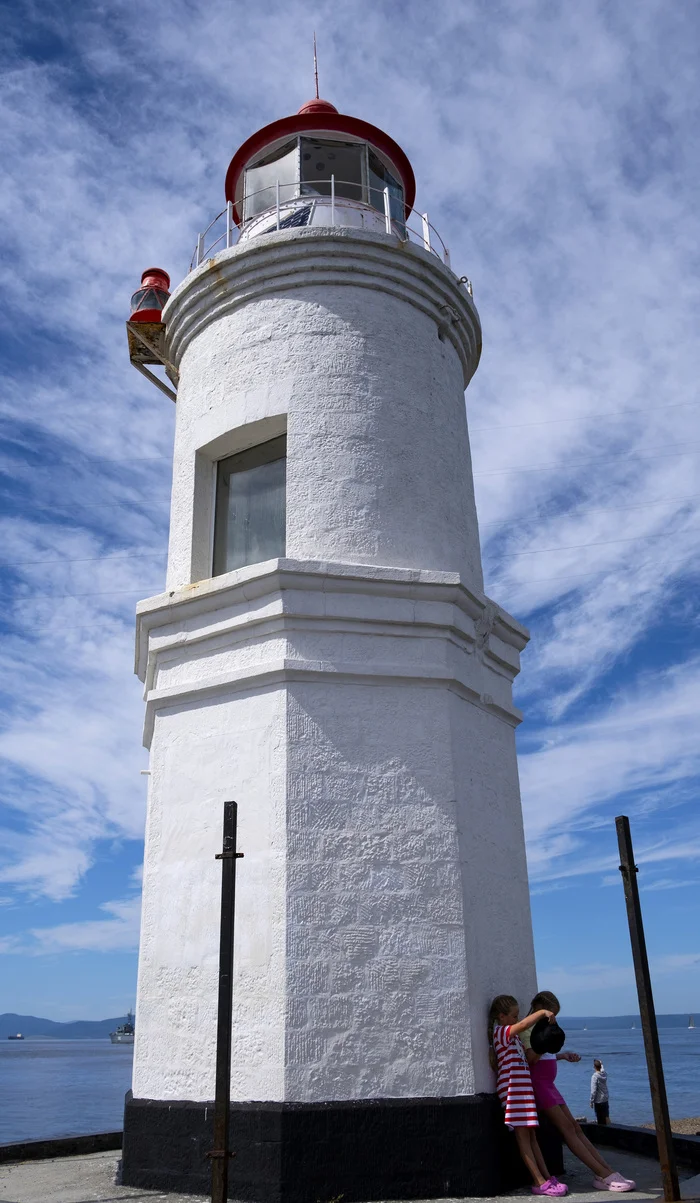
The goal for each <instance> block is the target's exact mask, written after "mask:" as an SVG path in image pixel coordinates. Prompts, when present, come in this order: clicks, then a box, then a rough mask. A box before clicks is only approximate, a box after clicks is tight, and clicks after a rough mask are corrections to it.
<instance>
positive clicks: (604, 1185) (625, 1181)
mask: <svg viewBox="0 0 700 1203" xmlns="http://www.w3.org/2000/svg"><path fill="white" fill-rule="evenodd" d="M636 1185H637V1184H636V1182H633V1181H632V1179H631V1178H623V1177H622V1174H618V1172H617V1170H615V1172H614V1173H612V1174H608V1176H607V1178H594V1179H593V1186H594V1188H595V1190H614V1191H617V1193H618V1194H622V1192H623V1191H628V1190H634V1189H635V1187H636Z"/></svg>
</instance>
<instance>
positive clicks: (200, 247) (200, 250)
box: [197, 234, 204, 267]
mask: <svg viewBox="0 0 700 1203" xmlns="http://www.w3.org/2000/svg"><path fill="white" fill-rule="evenodd" d="M203 258H204V235H203V234H198V235H197V267H199V265H200V263H201V262H202V259H203Z"/></svg>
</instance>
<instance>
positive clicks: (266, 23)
mask: <svg viewBox="0 0 700 1203" xmlns="http://www.w3.org/2000/svg"><path fill="white" fill-rule="evenodd" d="M3 15H4V24H5V27H6V29H7V30H8V32H7V34H6V37H5V44H4V51H5V59H6V61H5V67H6V70H5V73H4V78H3V81H2V85H1V87H2V91H1V99H0V103H1V104H2V112H1V115H0V152H1V155H2V161H3V164H4V167H5V173H6V174H5V186H4V188H3V190H2V196H1V198H0V206H1V208H2V214H1V217H2V219H1V221H0V240H1V242H2V259H3V267H4V272H3V276H4V286H3V290H2V294H1V295H0V310H1V316H0V351H1V353H2V357H3V359H4V365H3V366H4V388H3V391H2V398H1V400H0V404H1V406H2V417H3V427H4V440H3V443H2V447H1V449H0V471H1V472H2V480H1V487H2V500H3V506H2V514H1V516H0V544H1V552H2V569H1V571H2V585H3V591H4V597H5V604H4V606H3V612H2V619H1V621H2V626H3V640H2V645H1V648H0V693H1V695H2V704H3V705H2V708H3V723H2V727H1V728H0V784H1V788H2V800H3V809H2V815H1V816H0V827H1V829H2V830H1V837H0V954H1V960H0V965H1V969H0V1011H4V1010H8V1011H9V1010H11V1011H19V1012H32V1013H35V1014H42V1015H46V1016H49V1017H51V1018H55V1019H73V1018H100V1017H102V1016H107V1015H115V1014H119V1013H121V1012H123V1011H124V1010H125V1009H126V1008H127V1007H128V1006H129V1005H130V1004H132V1003H133V1001H134V996H135V980H136V952H135V948H136V941H137V932H138V908H139V880H140V865H141V859H142V843H141V836H142V830H143V821H144V803H145V784H144V781H145V779H144V778H143V777H142V776H141V775H140V770H141V769H142V768H144V767H145V765H146V763H147V762H146V754H145V752H144V751H143V749H142V748H141V724H142V701H141V693H140V685H139V683H138V681H137V680H136V678H135V677H134V676H133V675H132V670H133V611H134V606H135V604H136V601H137V600H138V599H139V598H140V597H145V596H148V595H149V594H153V593H156V592H159V591H160V590H161V588H162V585H163V579H164V565H165V546H166V537H167V524H168V503H169V487H170V485H169V470H170V455H171V448H172V434H173V418H174V408H173V406H172V405H171V403H170V402H169V401H167V399H166V398H165V397H163V396H162V395H161V394H160V393H159V392H157V390H155V389H154V388H152V387H151V386H149V385H148V384H147V383H146V382H145V381H143V380H142V379H141V377H139V376H138V375H137V373H135V372H134V371H133V369H132V368H131V367H130V365H129V362H128V357H127V351H126V340H125V333H124V326H123V321H124V319H125V317H126V316H127V314H128V302H129V296H130V294H131V292H132V291H133V289H134V288H135V287H136V286H137V284H138V282H139V279H140V273H141V271H142V270H143V268H145V267H147V266H149V265H151V264H152V263H154V264H158V265H159V266H162V267H165V268H166V269H167V270H168V271H169V272H170V273H171V275H172V278H173V282H174V283H178V282H179V280H180V279H181V278H182V277H183V275H184V274H185V272H186V270H187V265H188V262H189V258H190V255H191V252H192V248H193V246H194V243H195V240H196V236H197V232H198V231H199V230H200V229H202V228H204V226H206V225H207V224H208V222H209V220H210V219H211V217H213V216H214V214H215V213H217V212H218V211H219V209H220V208H221V206H222V204H223V180H224V175H225V171H226V167H227V165H228V162H229V159H230V157H231V155H232V153H233V151H234V150H235V149H236V147H237V146H238V145H239V144H240V143H241V142H242V141H243V140H244V139H245V138H246V137H248V136H249V134H250V133H251V132H253V131H254V130H255V129H256V128H258V127H260V126H261V125H263V124H265V123H267V122H268V121H271V120H274V119H275V118H277V117H280V116H283V115H285V114H287V113H290V112H294V111H295V110H296V109H297V108H298V107H299V105H300V104H301V103H302V102H303V101H304V100H306V99H308V98H309V96H310V95H311V94H312V90H313V78H312V62H311V36H312V31H313V29H314V28H315V29H316V31H317V34H318V42H319V56H320V73H321V94H322V95H324V96H326V97H327V98H328V99H329V100H332V101H333V102H334V103H335V104H336V105H337V106H338V108H339V109H340V110H341V111H343V112H348V113H352V114H353V115H356V116H358V117H361V118H364V119H366V120H369V121H371V122H373V123H375V124H377V125H379V126H381V127H382V128H384V129H386V130H387V132H388V133H389V134H391V136H392V137H394V138H395V139H396V140H397V141H398V142H399V143H400V144H401V145H402V146H403V147H404V149H405V150H406V152H407V153H408V155H409V157H410V159H411V161H412V163H413V166H414V169H415V173H416V177H417V180H418V201H417V204H418V205H419V207H420V208H421V209H427V210H428V211H429V213H430V217H431V220H432V221H433V223H434V224H435V225H436V226H437V228H438V230H439V231H440V233H441V234H442V236H443V237H444V239H445V241H446V242H447V243H448V245H449V247H450V250H451V253H452V263H453V266H454V267H455V269H456V270H457V272H458V274H462V273H464V274H466V275H468V276H469V277H470V278H471V279H472V281H473V282H474V290H475V299H476V302H477V305H478V307H479V310H480V313H481V318H482V323H483V329H484V355H483V358H482V361H481V366H480V368H479V371H478V372H477V375H476V377H475V378H474V380H473V382H472V384H471V386H470V388H469V391H468V394H467V408H468V415H469V422H470V430H471V438H472V449H473V460H474V472H475V483H476V489H477V502H478V508H479V520H480V528H481V535H482V546H483V551H484V566H485V573H486V581H487V589H488V592H489V593H490V594H491V596H493V597H494V598H495V599H496V600H497V601H499V602H500V603H501V604H503V605H504V606H505V607H506V608H507V609H509V610H510V611H511V612H512V613H514V614H515V615H516V616H517V617H518V618H520V619H521V620H522V621H524V622H525V623H526V624H527V625H528V626H529V627H530V629H531V632H532V642H531V644H530V647H529V648H528V650H527V652H526V653H525V656H524V657H523V672H522V676H521V678H520V681H519V685H518V702H519V705H520V706H521V707H522V708H523V710H524V712H525V715H526V721H525V722H524V724H523V726H522V728H521V730H520V733H519V746H520V766H521V779H522V788H523V804H524V811H525V819H526V827H527V835H528V855H529V864H530V874H531V884H532V890H533V906H534V921H535V934H536V943H537V954H538V966H539V973H540V983H541V985H542V986H544V987H549V988H550V989H554V990H556V991H557V992H558V993H560V994H561V996H562V1000H563V1002H564V1008H565V1011H568V1012H569V1013H570V1014H571V1013H575V1012H578V1013H589V1014H595V1013H597V1014H610V1013H615V1012H623V1011H629V1010H632V1009H633V1008H634V1006H635V996H634V985H633V977H632V972H631V966H630V956H629V951H628V938H627V932H626V921H625V912H624V905H623V899H622V892H621V886H620V882H619V873H618V871H617V864H618V858H617V853H616V842H615V830H614V823H613V819H614V816H615V815H616V814H619V813H627V814H629V815H630V818H631V820H632V824H633V834H634V839H635V845H636V848H637V859H638V862H639V865H640V869H641V875H640V882H641V885H642V889H643V894H642V898H643V906H644V912H645V919H646V924H647V933H648V942H649V950H650V955H651V959H652V965H653V970H654V979H655V989H656V999H657V1006H658V1008H659V1009H660V1010H662V1011H683V1010H687V1011H693V1010H696V1011H699V1012H700V938H699V937H698V934H697V933H698V930H699V925H698V906H697V898H698V885H699V884H700V870H699V869H698V855H699V853H700V812H699V809H698V784H699V783H698V770H699V768H700V741H699V740H698V718H697V715H698V710H699V709H700V640H699V638H698V600H697V598H698V551H699V550H700V473H699V472H698V467H699V465H700V398H699V397H698V384H697V381H698V379H699V378H700V363H699V362H698V361H699V358H700V356H699V351H698V347H699V340H698V336H697V331H698V316H699V315H698V310H699V308H700V305H699V300H700V296H699V293H700V284H699V283H698V282H699V280H700V272H699V270H698V269H699V267H700V263H699V258H700V255H699V251H698V247H699V246H700V240H699V235H700V229H699V224H700V223H699V221H698V216H697V212H698V204H697V198H698V195H700V179H699V178H698V177H699V176H700V156H698V135H697V130H698V128H699V127H700V126H699V120H698V119H699V116H700V114H699V112H698V109H699V108H700V89H699V88H698V83H697V72H696V48H697V44H698V38H699V37H700V13H698V12H697V11H696V10H695V9H694V8H693V6H692V5H691V6H682V5H670V4H668V3H665V2H664V0H658V2H657V0H635V3H634V4H627V5H622V4H617V5H615V4H610V3H607V2H603V0H600V2H596V0H582V2H581V3H579V4H577V5H559V4H553V3H550V2H546V0H525V2H522V0H510V2H509V0H474V2H472V3H469V2H465V0H459V2H453V0H444V2H443V3H441V4H439V5H435V6H432V8H430V10H427V9H426V8H425V6H424V5H421V4H418V3H416V2H414V3H408V4H392V3H386V2H383V0H372V2H371V3H370V2H369V0H353V3H351V4H350V3H346V2H343V0H339V2H335V0H334V2H333V3H330V0H328V2H323V0H321V2H319V3H313V4H311V3H308V2H306V0H300V2H296V3H287V2H285V3H276V2H274V0H260V3H258V4H257V5H254V6H244V5H242V4H231V3H228V4H227V3H224V2H223V0H211V2H210V3H199V2H197V0H190V2H188V3H182V2H181V0H171V2H170V3H169V4H168V5H157V6H154V5H146V6H144V5H143V4H137V3H135V2H134V0H121V2H119V0H116V2H113V3H110V4H108V5H107V4H99V3H95V4H90V5H80V4H74V5H68V6H66V5H59V4H52V3H49V2H46V0H44V2H42V4H41V5H38V4H34V3H25V4H24V5H21V4H13V5H9V4H7V5H6V6H5V8H4V14H3ZM503 986H504V989H507V988H508V983H507V982H504V983H503Z"/></svg>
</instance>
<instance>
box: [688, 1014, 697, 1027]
mask: <svg viewBox="0 0 700 1203" xmlns="http://www.w3.org/2000/svg"><path fill="white" fill-rule="evenodd" d="M694 1027H695V1016H694V1015H689V1016H688V1030H690V1029H691V1028H694Z"/></svg>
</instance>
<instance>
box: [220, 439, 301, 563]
mask: <svg viewBox="0 0 700 1203" xmlns="http://www.w3.org/2000/svg"><path fill="white" fill-rule="evenodd" d="M286 477H287V436H286V435H282V436H281V437H280V438H277V439H271V440H270V442H269V443H261V444H260V445H259V446H257V447H251V448H249V450H247V451H240V452H238V454H237V455H230V456H229V457H228V459H222V460H219V463H218V465H217V474H216V511H215V517H214V576H220V575H221V573H222V572H231V571H232V570H233V569H234V568H242V567H243V566H244V565H246V564H260V563H262V562H263V560H274V559H277V558H278V557H279V556H283V555H284V553H285V547H286Z"/></svg>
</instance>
